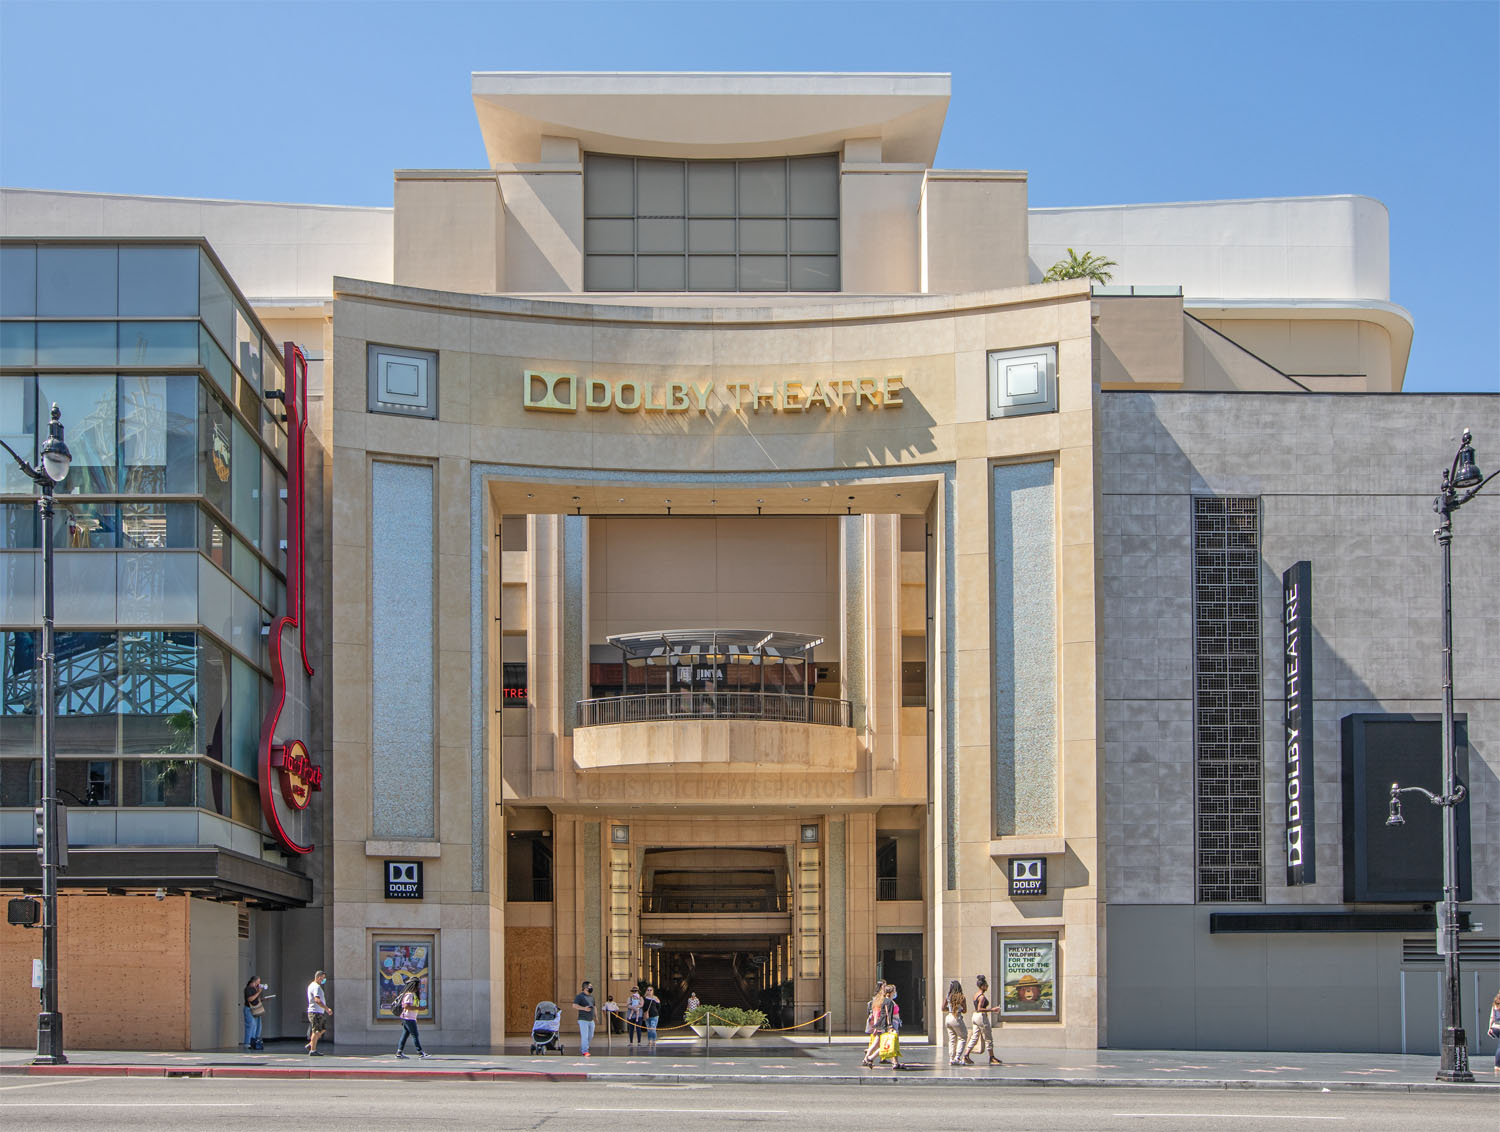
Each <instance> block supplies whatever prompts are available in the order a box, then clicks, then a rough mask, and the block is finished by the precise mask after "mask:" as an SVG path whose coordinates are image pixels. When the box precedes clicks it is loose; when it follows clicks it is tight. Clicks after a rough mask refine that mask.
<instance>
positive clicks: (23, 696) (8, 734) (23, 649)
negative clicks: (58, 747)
mask: <svg viewBox="0 0 1500 1132" xmlns="http://www.w3.org/2000/svg"><path fill="white" fill-rule="evenodd" d="M28 557H30V556H29V555H28ZM39 636H41V634H40V633H38V632H32V631H29V630H23V631H21V632H0V754H6V755H29V754H35V753H36V752H37V750H38V749H39V748H38V746H37V742H38V739H37V712H36V707H37V704H38V702H39V695H40V693H39V689H40V687H41V679H40V676H41V673H40V671H39V669H38V665H37V661H38V658H37V647H36V646H37V638H38V637H39ZM0 765H3V766H4V767H5V768H6V769H7V770H13V769H14V768H13V766H12V764H10V763H5V764H0ZM11 804H12V803H10V802H5V801H0V805H11Z"/></svg>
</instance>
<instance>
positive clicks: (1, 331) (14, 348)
mask: <svg viewBox="0 0 1500 1132" xmlns="http://www.w3.org/2000/svg"><path fill="white" fill-rule="evenodd" d="M35 364H36V323H34V322H0V366H30V365H35Z"/></svg>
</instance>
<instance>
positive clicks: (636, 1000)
mask: <svg viewBox="0 0 1500 1132" xmlns="http://www.w3.org/2000/svg"><path fill="white" fill-rule="evenodd" d="M645 1006H646V999H645V997H644V996H643V995H642V994H641V988H640V987H638V986H635V987H631V988H630V996H629V997H628V998H626V999H625V1033H626V1036H627V1037H628V1038H629V1039H630V1040H629V1041H627V1042H626V1043H625V1044H626V1045H631V1046H633V1045H635V1043H636V1042H643V1041H645V1040H646V1023H645V1022H644V1021H643V1018H642V1011H643V1010H644V1009H645Z"/></svg>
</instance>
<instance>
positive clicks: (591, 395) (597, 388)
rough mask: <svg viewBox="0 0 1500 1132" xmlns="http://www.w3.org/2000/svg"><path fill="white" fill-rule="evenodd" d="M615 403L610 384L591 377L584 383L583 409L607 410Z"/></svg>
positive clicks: (601, 379)
mask: <svg viewBox="0 0 1500 1132" xmlns="http://www.w3.org/2000/svg"><path fill="white" fill-rule="evenodd" d="M613 401H614V393H613V392H612V391H611V389H610V387H609V382H607V381H605V380H604V379H603V378H599V377H591V378H589V379H588V380H587V381H585V382H584V383H583V407H584V408H585V409H607V408H609V406H610V404H611V403H612V402H613Z"/></svg>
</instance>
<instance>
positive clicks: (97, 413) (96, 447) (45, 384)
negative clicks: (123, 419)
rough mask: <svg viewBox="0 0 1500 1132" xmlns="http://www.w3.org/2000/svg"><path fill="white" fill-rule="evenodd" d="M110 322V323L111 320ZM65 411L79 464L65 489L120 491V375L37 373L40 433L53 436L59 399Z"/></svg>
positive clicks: (70, 472)
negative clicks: (53, 412)
mask: <svg viewBox="0 0 1500 1132" xmlns="http://www.w3.org/2000/svg"><path fill="white" fill-rule="evenodd" d="M105 325H110V324H108V323H106V324H105ZM54 402H55V403H56V404H57V407H58V408H59V409H60V410H61V412H62V423H63V427H64V429H65V430H66V435H67V441H68V450H69V451H70V452H72V453H73V465H72V467H71V468H70V469H69V470H68V477H67V479H65V480H63V482H62V483H61V484H59V485H58V487H59V490H60V491H65V492H68V493H70V494H71V493H75V492H76V493H81V494H84V495H89V494H94V493H98V492H108V491H114V490H115V461H116V453H115V404H116V386H115V375H114V374H112V373H111V374H91V375H88V376H71V375H69V376H62V375H55V374H54V375H49V376H45V377H38V378H37V432H38V433H39V434H40V435H42V436H46V435H47V420H48V417H49V416H50V414H51V407H52V405H53V403H54Z"/></svg>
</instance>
